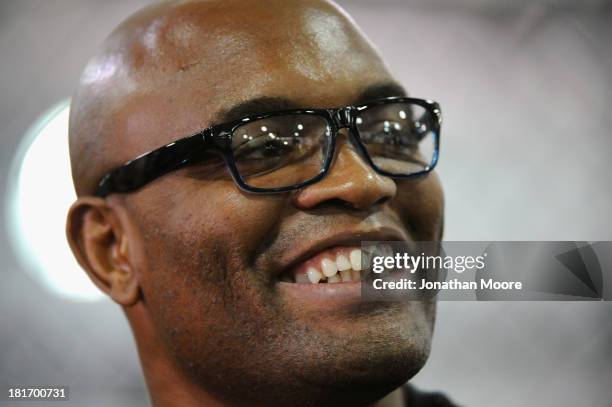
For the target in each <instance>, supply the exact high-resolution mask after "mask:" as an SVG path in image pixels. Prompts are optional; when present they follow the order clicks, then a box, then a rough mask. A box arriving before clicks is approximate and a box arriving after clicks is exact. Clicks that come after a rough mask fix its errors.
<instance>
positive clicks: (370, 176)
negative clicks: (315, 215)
mask: <svg viewBox="0 0 612 407" xmlns="http://www.w3.org/2000/svg"><path fill="white" fill-rule="evenodd" d="M338 139H339V141H338V146H337V148H336V157H334V161H333V162H332V166H331V168H330V169H329V172H328V174H327V176H326V177H325V178H323V179H322V180H321V181H319V182H317V183H315V184H313V185H310V186H308V187H306V188H303V189H301V190H299V191H298V192H297V193H296V194H295V195H294V199H295V205H296V206H297V207H299V208H300V209H313V208H315V207H316V206H318V205H320V204H322V203H326V202H330V201H341V202H343V203H344V204H346V205H347V206H349V207H352V208H355V209H368V208H370V207H371V206H373V205H375V204H378V203H382V202H384V201H387V200H389V199H391V198H392V197H394V196H395V194H396V192H397V187H396V185H395V182H394V181H393V180H392V179H391V178H388V177H385V176H382V175H379V174H378V173H376V172H375V171H374V169H373V168H372V167H371V166H370V165H369V164H368V163H367V162H366V161H364V159H363V158H362V157H361V156H360V155H359V154H358V153H357V151H356V150H355V148H354V146H353V145H352V144H351V143H350V142H349V141H348V137H344V135H341V134H338Z"/></svg>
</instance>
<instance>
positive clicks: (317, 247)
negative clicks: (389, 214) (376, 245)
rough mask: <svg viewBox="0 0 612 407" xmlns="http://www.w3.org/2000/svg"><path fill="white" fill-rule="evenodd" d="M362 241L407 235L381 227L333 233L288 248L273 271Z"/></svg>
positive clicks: (285, 269) (401, 238) (402, 238)
mask: <svg viewBox="0 0 612 407" xmlns="http://www.w3.org/2000/svg"><path fill="white" fill-rule="evenodd" d="M364 241H408V236H407V235H406V233H405V232H404V231H402V229H400V228H393V227H388V226H386V227H381V228H376V229H372V228H370V229H367V230H364V229H354V230H345V231H342V232H340V233H334V234H331V235H329V236H327V237H324V238H319V239H318V240H316V241H314V242H312V243H310V244H308V245H305V246H302V247H298V248H296V249H295V250H290V251H289V252H288V253H286V255H285V256H282V258H281V259H280V261H279V265H280V267H278V269H277V270H276V272H275V273H274V274H275V275H276V276H277V277H278V276H280V275H281V274H283V273H287V272H289V271H291V270H292V269H293V268H294V267H296V266H298V265H299V264H301V263H303V262H305V261H306V260H308V259H310V258H312V257H313V256H315V255H316V254H318V253H320V252H322V251H324V250H327V249H331V248H333V247H340V246H361V242H364Z"/></svg>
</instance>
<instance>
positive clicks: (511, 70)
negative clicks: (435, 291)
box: [0, 0, 612, 407]
mask: <svg viewBox="0 0 612 407" xmlns="http://www.w3.org/2000/svg"><path fill="white" fill-rule="evenodd" d="M147 3H148V2H147V1H144V0H123V1H118V0H117V1H93V0H78V1H77V0H74V1H69V0H46V1H45V0H19V1H17V0H15V1H0V191H2V194H3V195H2V198H3V199H1V200H0V206H1V207H2V211H1V212H0V213H1V214H2V216H3V219H2V221H3V223H2V225H8V221H9V220H10V219H8V217H9V216H10V215H8V213H7V212H6V208H7V205H8V203H9V202H11V199H14V197H13V196H12V195H11V193H10V190H9V188H8V182H7V181H8V173H9V168H10V166H11V163H12V162H13V160H14V157H15V154H16V152H17V149H18V145H19V143H20V141H21V140H22V138H23V136H24V134H25V133H26V131H27V129H28V128H29V127H30V126H31V125H32V123H34V122H35V121H36V120H37V118H39V117H40V115H41V114H42V113H43V112H44V111H46V110H47V109H48V108H49V107H51V106H52V105H54V104H56V103H57V102H58V101H60V100H63V99H65V98H67V97H69V96H70V95H71V93H72V91H73V89H74V86H75V84H76V82H77V80H78V77H79V75H80V72H81V70H82V69H83V67H84V65H85V63H86V61H87V60H88V58H89V57H90V56H91V55H92V54H93V52H94V49H95V46H96V45H97V44H99V43H100V42H101V41H102V39H103V38H104V37H105V36H106V35H107V34H108V33H109V32H110V30H111V29H112V28H113V27H114V26H115V25H116V24H117V23H119V22H120V21H121V20H122V19H124V18H125V17H126V16H127V15H129V14H130V13H132V12H134V11H135V10H137V9H138V8H140V7H141V6H143V5H145V4H147ZM342 5H344V6H345V7H346V9H347V10H348V11H349V13H351V14H352V15H353V16H354V18H355V19H356V20H357V22H358V23H359V24H360V25H361V26H362V27H363V29H364V31H365V32H366V33H367V34H368V35H370V36H371V38H372V39H373V41H374V42H375V43H376V44H377V45H378V46H379V47H380V49H381V51H382V53H383V54H384V55H385V57H386V58H387V61H388V63H389V65H390V67H391V70H392V71H393V72H394V73H395V74H396V75H397V77H398V78H399V79H400V80H401V81H402V82H403V84H404V85H405V86H406V87H407V89H408V90H409V92H410V93H411V94H412V95H415V96H417V97H425V98H432V99H435V100H437V101H439V102H440V103H441V105H442V109H443V113H444V119H445V122H444V125H443V135H442V140H443V154H442V158H441V163H440V167H439V168H440V170H439V172H440V175H441V177H442V180H443V182H444V186H445V190H446V198H447V211H446V215H447V224H446V239H447V240H587V241H593V240H612V217H611V216H610V209H611V208H612V187H611V179H612V169H611V166H610V158H609V157H610V155H611V153H612V134H611V130H610V129H611V128H612V126H611V124H612V114H611V111H612V45H611V43H612V5H611V4H610V2H608V1H596V0H590V1H569V0H557V1H552V0H551V1H527V0H521V1H504V0H495V1H493V0H492V1H485V0H434V1H431V0H421V1H389V0H386V1H385V0H376V1H373V0H372V1H349V0H346V1H343V2H342ZM339 63H341V61H339ZM58 143H65V139H58ZM53 182H54V180H41V182H40V189H41V191H44V192H45V193H48V194H49V195H52V194H53V193H54V188H53V186H54V184H53ZM43 204H44V202H40V206H41V207H43ZM58 216H60V217H61V216H63V215H61V214H60V215H58ZM43 226H44V225H41V227H43ZM57 233H58V236H61V234H62V232H61V231H57ZM9 236H10V234H9V227H8V226H3V227H2V229H1V232H0V387H2V386H4V385H18V384H21V385H28V384H30V385H43V384H59V385H68V386H70V389H71V401H70V403H68V405H71V406H84V405H86V406H97V405H100V406H138V405H144V404H146V402H147V401H146V400H147V399H146V395H145V390H144V387H143V382H142V377H141V372H140V367H139V364H138V359H137V355H136V351H135V347H134V343H133V340H132V337H131V333H130V331H129V327H128V325H127V323H126V321H125V319H124V317H123V315H122V313H121V310H120V309H119V308H118V307H117V306H115V305H114V304H113V303H111V302H110V301H108V300H101V301H97V302H75V301H71V300H69V299H67V298H62V297H59V296H57V295H55V294H53V292H51V291H49V290H47V289H46V288H45V287H44V286H43V285H42V284H41V283H40V282H38V281H37V280H36V278H35V277H33V276H34V275H35V274H34V273H33V272H32V270H28V268H27V264H26V263H24V261H23V260H21V261H20V260H19V259H20V258H18V257H17V256H16V254H15V253H16V252H15V251H14V250H13V249H12V247H14V246H15V244H14V242H13V243H10V237H9ZM39 271H40V270H39ZM611 311H612V306H611V305H610V304H609V303H569V302H567V303H558V302H554V303H467V302H466V303H460V302H447V303H441V304H440V306H439V318H438V323H437V328H436V333H435V340H434V348H433V352H432V355H431V358H430V360H429V362H428V364H427V366H426V367H425V368H424V369H423V371H422V372H421V373H420V374H419V375H418V376H417V377H416V378H415V379H414V383H416V384H417V385H419V386H421V387H423V388H425V389H439V390H443V391H446V392H448V393H449V394H450V395H451V396H452V397H453V398H454V399H455V400H456V401H458V402H459V403H461V404H464V405H466V406H522V405H538V406H587V407H588V406H593V407H600V406H611V405H612V390H611V387H610V384H611V383H612V326H611V324H610V322H611V321H610V319H611V315H612V313H611ZM0 404H2V401H0ZM37 405H38V404H37Z"/></svg>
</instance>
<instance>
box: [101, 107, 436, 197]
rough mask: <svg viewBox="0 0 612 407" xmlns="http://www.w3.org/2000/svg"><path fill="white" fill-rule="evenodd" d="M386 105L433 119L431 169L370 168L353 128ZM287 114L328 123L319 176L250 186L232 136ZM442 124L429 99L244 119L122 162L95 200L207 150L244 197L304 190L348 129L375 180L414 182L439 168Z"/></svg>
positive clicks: (150, 178) (188, 161)
mask: <svg viewBox="0 0 612 407" xmlns="http://www.w3.org/2000/svg"><path fill="white" fill-rule="evenodd" d="M390 103H409V104H414V105H418V106H421V107H423V108H424V109H425V110H427V111H428V112H429V113H430V114H431V117H433V118H435V120H433V121H432V122H431V123H427V125H428V126H430V127H431V128H432V130H433V134H434V137H435V139H434V156H433V158H432V162H431V164H430V165H429V166H428V167H427V168H426V169H424V170H423V171H419V172H415V173H411V174H392V173H389V172H386V171H383V170H381V169H380V168H378V167H377V166H376V165H375V164H374V162H373V161H372V158H371V157H370V155H369V154H368V153H367V150H366V147H365V146H364V145H363V143H362V141H361V140H360V138H359V136H358V134H359V130H358V129H357V124H356V118H357V113H358V112H360V111H362V110H365V109H368V108H371V107H375V106H380V105H385V104H390ZM289 114H300V115H314V116H318V117H322V118H323V119H325V120H326V122H327V132H326V137H329V138H330V140H329V144H328V148H327V153H326V156H325V157H324V160H323V166H322V168H321V171H319V173H318V174H317V175H316V176H314V177H313V178H311V179H309V180H306V181H304V182H301V183H298V184H294V185H290V186H286V187H278V188H257V187H253V186H250V185H248V184H247V183H246V182H245V181H244V179H243V178H242V176H241V175H240V172H239V171H238V168H237V166H236V161H235V159H234V155H233V151H232V149H231V145H232V135H233V133H234V130H236V129H237V128H238V127H239V126H242V125H244V124H245V123H248V122H251V121H254V120H261V119H267V118H270V117H275V116H284V115H289ZM441 124H442V112H441V110H440V106H439V104H438V103H437V102H434V101H432V100H429V99H418V98H409V97H388V98H384V99H379V100H375V101H372V102H369V103H364V104H361V105H358V106H347V107H341V108H337V109H295V110H283V111H278V112H272V113H265V114H258V115H252V116H247V117H245V118H243V119H239V120H235V121H232V122H228V123H222V124H218V125H214V126H211V127H208V128H206V129H204V130H202V131H200V132H197V133H195V134H193V135H191V136H187V137H184V138H182V139H179V140H176V141H173V142H172V143H170V144H167V145H165V146H163V147H160V148H158V149H155V150H152V151H150V152H147V153H144V154H142V155H140V156H138V157H136V158H134V159H133V160H130V161H128V162H126V163H125V164H123V165H122V166H120V167H118V168H116V169H114V170H112V171H111V172H109V173H107V174H106V175H105V176H104V177H103V178H102V179H101V180H100V182H99V183H98V186H97V189H96V192H95V195H96V196H99V197H106V196H108V195H109V194H111V193H128V192H133V191H135V190H137V189H139V188H141V187H143V186H144V185H146V184H148V183H149V182H152V181H154V180H155V179H157V178H160V177H161V176H163V175H165V174H167V173H169V172H172V171H175V170H178V169H180V168H183V167H185V166H187V165H190V164H195V163H198V162H201V161H202V158H203V157H204V155H205V154H204V153H205V152H208V151H211V150H214V151H216V152H218V153H219V154H220V155H221V156H222V157H223V159H224V161H225V164H226V166H227V168H228V169H229V172H230V174H231V176H232V178H233V180H234V182H235V183H236V184H237V185H238V186H239V187H240V188H241V189H242V190H244V191H247V192H252V193H259V194H269V193H280V192H288V191H292V190H296V189H300V188H304V187H306V186H308V185H312V184H314V183H316V182H318V181H320V180H321V179H323V178H324V177H325V176H326V175H327V173H328V172H329V168H330V167H331V164H332V161H333V157H334V154H335V147H336V136H337V134H338V131H339V130H340V129H343V128H348V129H349V130H351V131H350V137H351V140H352V142H353V144H354V145H355V146H356V147H357V149H358V150H359V153H360V154H361V156H362V157H363V158H365V160H366V161H367V162H368V164H369V165H370V166H371V167H372V168H373V169H374V171H376V172H377V173H378V174H380V175H383V176H387V177H390V178H398V179H406V178H415V177H419V176H422V175H424V174H427V173H429V172H431V171H432V170H433V169H434V168H435V166H436V164H437V163H438V158H439V151H440V127H441Z"/></svg>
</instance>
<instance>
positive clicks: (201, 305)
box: [67, 0, 443, 406]
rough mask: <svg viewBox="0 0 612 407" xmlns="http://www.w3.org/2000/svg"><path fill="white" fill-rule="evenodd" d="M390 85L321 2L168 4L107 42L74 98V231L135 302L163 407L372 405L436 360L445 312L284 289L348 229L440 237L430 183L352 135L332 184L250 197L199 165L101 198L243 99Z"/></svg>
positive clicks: (141, 343) (326, 97)
mask: <svg viewBox="0 0 612 407" xmlns="http://www.w3.org/2000/svg"><path fill="white" fill-rule="evenodd" d="M245 7H248V10H249V12H248V13H244V9H245ZM393 83H395V81H394V79H393V78H392V76H391V75H390V73H389V72H388V70H387V68H386V66H385V64H384V62H383V61H382V59H381V58H380V56H379V55H378V53H377V51H376V50H375V49H374V48H373V46H372V44H371V43H370V42H369V41H368V40H367V39H366V38H365V37H364V36H363V34H362V33H361V32H360V30H359V29H358V28H356V26H355V25H354V23H353V21H352V20H351V19H350V18H349V17H348V16H347V15H346V14H345V13H344V12H343V11H342V10H340V9H339V8H338V7H337V6H335V5H334V4H332V3H329V2H325V1H292V2H288V1H281V0H266V1H258V2H246V1H244V0H225V1H212V0H211V1H166V2H162V3H159V4H155V5H152V6H150V7H148V8H146V9H144V10H142V11H140V12H138V13H137V14H135V15H133V16H132V17H130V18H129V19H128V20H126V21H125V22H124V23H122V24H121V25H120V26H119V27H118V28H117V29H116V30H115V31H114V32H113V33H112V34H111V36H110V37H109V38H108V39H107V40H106V41H105V42H104V44H103V45H102V47H101V48H100V50H99V51H98V53H97V55H96V56H95V57H94V58H93V59H92V61H91V62H90V64H89V65H88V66H87V67H86V69H85V72H84V74H83V76H82V78H81V82H80V84H79V89H78V90H77V93H76V95H75V97H74V99H73V103H72V106H71V119H70V151H71V163H72V170H73V179H74V183H75V188H76V191H77V194H78V196H79V198H78V200H77V201H76V202H75V204H74V205H73V206H72V208H71V210H70V213H69V215H68V222H67V233H68V238H69V242H70V244H71V247H72V249H73V251H74V253H75V256H76V258H77V260H78V261H79V262H80V264H81V265H82V266H83V268H84V269H85V270H86V271H87V272H88V274H89V275H90V277H91V278H92V280H93V281H94V282H95V283H96V284H97V285H98V287H100V288H101V289H102V290H103V291H105V292H106V293H107V294H108V295H109V296H110V297H111V298H112V299H113V300H114V301H116V302H117V303H118V304H120V305H121V306H122V307H123V309H124V311H125V313H126V316H127V317H128V320H129V322H130V324H131V326H132V329H133V332H134V337H135V340H136V343H137V346H138V350H139V354H140V359H141V363H142V365H143V371H144V374H145V378H146V381H147V386H148V388H149V391H150V395H151V399H152V402H153V404H154V405H156V406H166V405H181V406H190V405H210V406H215V405H219V406H221V405H223V406H225V405H232V406H233V405H236V406H239V405H249V406H257V405H262V406H264V405H271V404H274V405H292V406H300V405H303V406H324V405H368V404H372V403H375V402H377V401H379V400H381V399H382V398H383V397H384V396H385V395H387V394H389V393H390V392H392V391H393V390H394V389H396V388H398V387H399V386H400V385H401V384H402V383H404V382H406V381H407V380H408V379H410V378H411V377H412V376H414V375H415V374H416V373H417V372H418V371H419V370H420V368H421V367H422V366H423V365H424V363H425V361H426V358H427V356H428V353H429V348H430V343H431V335H432V332H433V322H434V316H435V304H433V303H416V302H415V303H409V304H401V305H398V304H375V305H369V306H365V305H364V306H350V307H348V306H347V307H340V308H339V309H330V310H322V309H321V308H320V307H316V306H314V305H313V304H309V303H308V302H303V301H300V300H299V298H292V297H291V296H290V295H288V294H287V292H285V291H283V290H282V288H281V287H279V285H278V284H277V279H276V277H275V273H277V272H280V271H281V270H282V269H283V267H284V266H286V261H285V260H287V259H288V258H289V257H290V255H289V253H293V252H294V251H295V250H296V247H297V248H299V247H301V246H303V245H306V244H309V243H310V242H313V241H316V240H317V239H320V238H321V236H332V235H333V234H337V233H340V232H342V233H345V234H346V235H350V234H353V235H355V236H359V235H360V234H365V233H367V232H368V231H371V230H393V231H395V232H396V233H397V234H398V235H401V236H405V237H406V238H408V239H412V240H440V239H441V237H442V236H441V234H442V225H443V195H442V190H441V186H440V183H439V181H438V178H437V176H436V175H435V173H432V174H430V175H428V176H427V177H425V178H422V179H419V180H410V181H408V180H406V181H397V180H392V179H389V178H386V177H382V176H380V175H378V174H377V173H375V172H374V170H373V169H371V168H370V167H369V166H368V165H367V164H366V163H365V162H364V161H363V160H362V158H361V157H360V156H359V155H358V154H357V152H356V151H355V150H354V148H353V146H352V145H351V144H350V143H349V142H348V138H347V137H345V135H343V136H341V137H339V144H338V146H337V152H336V157H335V160H334V163H333V166H332V169H331V172H330V174H329V175H328V176H327V177H326V178H325V179H323V180H322V181H320V182H319V183H316V184H314V185H311V186H309V187H306V188H304V189H302V190H299V191H296V192H292V193H285V194H277V195H265V196H260V195H253V194H248V193H245V192H243V191H241V190H239V189H238V188H237V186H236V185H235V183H234V182H233V181H232V179H231V178H230V176H229V174H228V172H227V170H225V169H224V168H223V166H214V165H209V164H203V165H200V166H194V167H187V168H184V169H181V170H178V171H175V172H172V173H170V174H167V175H165V176H163V177H161V178H159V179H157V180H155V181H153V182H151V183H150V184H148V185H146V186H145V187H143V188H141V189H140V190H138V191H135V192H133V193H130V194H125V195H119V194H113V195H110V196H109V197H107V198H106V199H101V198H96V197H93V196H92V194H93V191H94V190H95V187H96V183H97V182H98V181H99V179H100V178H101V177H102V176H103V175H104V174H105V173H106V172H107V171H109V170H111V169H113V168H115V167H117V166H119V165H121V164H123V163H124V162H126V161H128V160H130V159H132V158H134V157H136V156H138V155H140V154H142V153H145V152H147V151H150V150H152V149H155V148H157V147H159V146H161V145H164V144H167V143H169V142H171V141H173V140H176V139H178V138H180V137H182V136H186V135H189V134H193V133H195V132H197V131H199V130H201V129H202V128H205V127H208V126H210V125H211V124H213V123H217V122H219V119H220V117H222V116H223V115H224V114H226V113H227V112H228V111H231V109H232V107H234V106H236V105H238V104H241V103H244V102H245V101H249V100H253V99H258V98H263V97H265V98H282V99H285V100H289V101H291V103H292V104H294V105H296V106H300V107H305V108H306V107H336V106H345V105H351V104H353V103H355V102H356V100H358V99H359V97H360V94H361V93H362V92H363V91H364V90H365V89H367V88H368V87H370V86H376V85H379V84H393ZM387 96H399V95H387ZM262 113H263V112H262ZM398 394H399V393H395V395H394V396H393V397H394V399H393V400H396V401H397V400H399V399H398Z"/></svg>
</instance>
